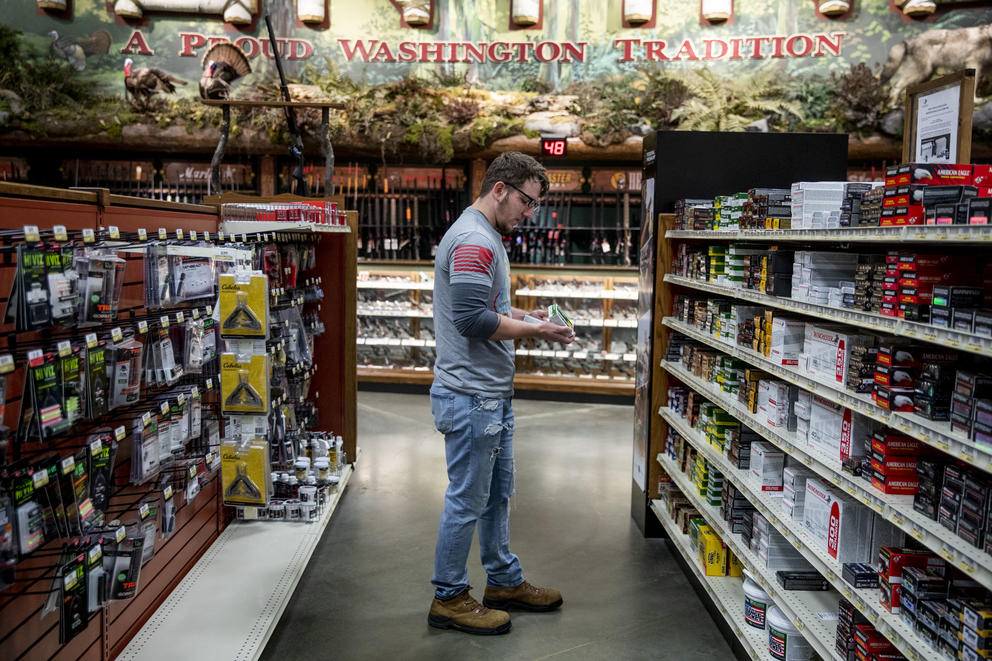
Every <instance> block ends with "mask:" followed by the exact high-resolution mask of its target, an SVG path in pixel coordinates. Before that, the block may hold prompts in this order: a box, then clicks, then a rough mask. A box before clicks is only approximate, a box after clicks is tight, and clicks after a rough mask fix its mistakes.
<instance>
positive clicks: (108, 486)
mask: <svg viewBox="0 0 992 661" xmlns="http://www.w3.org/2000/svg"><path fill="white" fill-rule="evenodd" d="M86 444H87V445H88V446H89V448H90V454H89V461H90V465H89V474H90V494H89V495H90V500H91V501H92V503H93V507H94V509H96V510H97V512H99V513H100V518H101V519H102V518H103V517H104V516H105V515H106V513H107V506H108V505H109V504H110V498H111V496H113V495H114V462H115V461H116V460H117V439H116V438H115V437H114V434H113V433H112V432H111V430H110V428H109V427H104V428H102V429H97V430H96V431H94V432H93V433H92V434H90V435H89V437H88V438H87V439H86Z"/></svg>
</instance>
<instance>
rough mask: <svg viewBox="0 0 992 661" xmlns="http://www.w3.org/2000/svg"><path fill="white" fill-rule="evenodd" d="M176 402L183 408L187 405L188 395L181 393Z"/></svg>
mask: <svg viewBox="0 0 992 661" xmlns="http://www.w3.org/2000/svg"><path fill="white" fill-rule="evenodd" d="M176 401H177V402H179V406H182V405H183V404H185V403H186V394H185V393H179V395H178V396H177V397H176Z"/></svg>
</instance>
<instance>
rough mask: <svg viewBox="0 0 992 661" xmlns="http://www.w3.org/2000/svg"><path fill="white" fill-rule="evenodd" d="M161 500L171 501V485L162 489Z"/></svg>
mask: <svg viewBox="0 0 992 661" xmlns="http://www.w3.org/2000/svg"><path fill="white" fill-rule="evenodd" d="M162 500H172V485H171V484H170V485H169V486H167V487H166V488H164V489H162Z"/></svg>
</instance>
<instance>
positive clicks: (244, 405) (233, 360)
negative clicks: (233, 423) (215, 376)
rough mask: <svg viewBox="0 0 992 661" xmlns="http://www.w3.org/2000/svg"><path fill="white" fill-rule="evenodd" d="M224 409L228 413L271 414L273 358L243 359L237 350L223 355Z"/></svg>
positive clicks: (221, 394) (222, 397)
mask: <svg viewBox="0 0 992 661" xmlns="http://www.w3.org/2000/svg"><path fill="white" fill-rule="evenodd" d="M220 396H221V402H220V403H221V410H222V411H224V412H225V413H267V412H268V410H269V357H268V356H267V355H263V356H251V358H250V359H249V360H246V361H241V360H238V357H237V356H236V355H235V354H233V353H225V354H222V355H221V357H220Z"/></svg>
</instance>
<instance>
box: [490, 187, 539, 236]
mask: <svg viewBox="0 0 992 661" xmlns="http://www.w3.org/2000/svg"><path fill="white" fill-rule="evenodd" d="M518 189H519V190H518ZM494 192H495V193H496V221H495V222H496V229H497V231H499V232H500V233H501V234H512V233H513V230H514V228H516V226H517V225H519V224H520V223H521V222H523V221H524V219H529V218H531V217H533V215H534V213H535V212H536V211H537V208H536V207H535V206H534V203H535V202H538V201H539V200H540V195H541V184H540V183H538V181H537V179H528V180H527V181H525V182H524V183H523V184H522V185H521V186H517V187H516V188H514V187H513V186H511V185H510V184H508V183H506V182H502V181H499V182H496V186H495V187H494Z"/></svg>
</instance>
